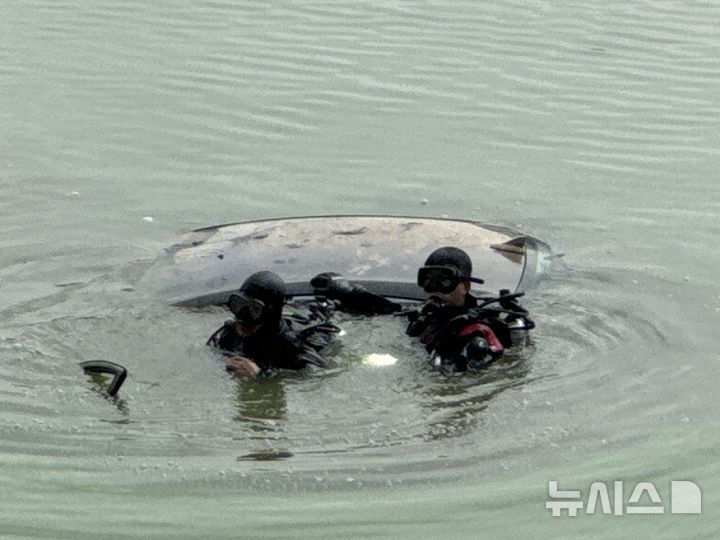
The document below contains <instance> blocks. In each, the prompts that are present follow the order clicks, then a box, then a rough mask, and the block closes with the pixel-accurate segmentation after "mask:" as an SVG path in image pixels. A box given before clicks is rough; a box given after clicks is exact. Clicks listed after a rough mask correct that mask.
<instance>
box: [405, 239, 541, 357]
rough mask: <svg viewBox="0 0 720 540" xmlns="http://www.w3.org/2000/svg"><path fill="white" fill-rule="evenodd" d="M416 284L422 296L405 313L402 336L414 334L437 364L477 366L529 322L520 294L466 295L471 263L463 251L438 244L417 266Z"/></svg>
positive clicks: (528, 326) (530, 325)
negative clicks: (406, 321)
mask: <svg viewBox="0 0 720 540" xmlns="http://www.w3.org/2000/svg"><path fill="white" fill-rule="evenodd" d="M417 283H418V286H420V287H422V289H423V290H424V291H425V293H426V294H427V295H428V300H427V302H426V303H425V304H424V305H423V307H422V308H421V309H420V310H419V311H415V312H411V313H410V314H409V315H408V318H409V320H410V323H409V324H408V327H407V330H406V331H407V334H408V335H410V336H414V337H417V338H418V339H420V342H421V343H422V344H423V345H425V348H426V350H427V351H428V353H430V355H431V361H432V364H433V365H434V366H435V367H438V368H444V367H449V366H452V367H454V369H455V370H456V371H465V370H466V369H467V368H468V367H472V368H476V369H481V368H483V367H485V366H487V365H488V364H490V363H491V362H493V361H494V360H496V359H498V358H499V357H500V356H502V354H503V352H504V351H505V349H506V348H508V347H511V346H512V345H513V336H515V335H517V334H518V333H521V332H525V331H527V330H531V329H532V328H534V327H535V323H534V322H533V321H532V320H531V319H530V318H529V317H528V312H527V310H525V309H524V308H523V307H521V306H520V304H519V303H518V302H517V299H518V298H519V297H521V296H522V295H523V293H516V294H510V291H508V290H502V291H500V296H499V297H477V296H474V295H472V294H471V293H470V289H471V284H472V283H483V280H482V279H478V278H474V277H472V262H471V260H470V257H469V256H468V254H467V253H465V251H463V250H462V249H459V248H456V247H442V248H440V249H436V250H435V251H433V252H432V253H431V254H430V256H429V257H428V258H427V259H426V260H425V264H424V265H423V266H422V267H421V268H420V269H419V270H418V281H417Z"/></svg>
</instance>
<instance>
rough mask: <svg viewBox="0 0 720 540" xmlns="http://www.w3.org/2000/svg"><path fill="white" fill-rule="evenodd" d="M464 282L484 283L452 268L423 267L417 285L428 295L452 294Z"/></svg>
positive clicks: (419, 272)
mask: <svg viewBox="0 0 720 540" xmlns="http://www.w3.org/2000/svg"><path fill="white" fill-rule="evenodd" d="M463 281H472V282H474V283H483V280H482V279H478V278H472V277H467V276H464V275H462V274H461V273H460V271H459V270H458V269H457V268H453V267H452V266H423V267H422V268H420V270H418V277H417V284H418V286H419V287H422V288H423V289H424V290H425V292H426V293H428V294H432V293H443V294H447V293H451V292H452V291H454V290H455V287H457V286H458V285H459V284H460V283H462V282H463Z"/></svg>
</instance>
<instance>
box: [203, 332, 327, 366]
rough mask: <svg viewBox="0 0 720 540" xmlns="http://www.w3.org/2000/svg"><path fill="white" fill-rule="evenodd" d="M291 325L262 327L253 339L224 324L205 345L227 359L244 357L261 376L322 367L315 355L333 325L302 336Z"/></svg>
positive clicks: (303, 333)
mask: <svg viewBox="0 0 720 540" xmlns="http://www.w3.org/2000/svg"><path fill="white" fill-rule="evenodd" d="M290 325H291V323H290V322H289V321H286V320H284V319H283V320H280V321H279V323H278V324H277V325H274V326H270V327H265V326H264V327H261V329H260V331H259V332H258V333H257V334H255V335H252V336H240V335H238V333H237V332H236V331H235V322H234V321H227V322H226V323H225V325H224V326H222V327H221V328H219V329H218V330H217V331H215V333H214V334H213V335H212V336H211V337H210V339H208V345H213V346H216V347H218V348H219V349H222V350H223V351H224V352H225V353H226V354H227V355H228V356H236V355H237V356H245V357H247V358H249V359H251V360H252V361H253V362H255V363H256V364H257V365H258V367H259V368H260V370H261V373H268V372H269V371H271V370H273V369H292V370H299V369H303V368H305V367H307V366H309V365H314V366H319V367H325V365H326V361H325V360H324V359H323V357H322V356H320V355H319V354H318V351H319V350H320V349H321V348H323V347H324V346H325V345H326V344H327V342H328V341H329V334H330V333H333V332H335V331H336V330H335V329H334V328H335V327H332V325H316V326H315V327H312V328H310V329H306V330H305V331H301V332H294V331H292V330H291V329H290Z"/></svg>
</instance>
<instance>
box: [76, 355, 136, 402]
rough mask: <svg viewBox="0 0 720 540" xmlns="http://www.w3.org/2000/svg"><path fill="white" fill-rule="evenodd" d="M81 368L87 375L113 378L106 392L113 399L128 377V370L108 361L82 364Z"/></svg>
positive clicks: (93, 361)
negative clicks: (95, 374) (104, 374)
mask: <svg viewBox="0 0 720 540" xmlns="http://www.w3.org/2000/svg"><path fill="white" fill-rule="evenodd" d="M80 367H82V368H83V370H84V371H85V373H106V374H108V375H112V376H113V380H112V381H111V382H110V385H109V386H108V387H107V389H106V390H105V392H106V393H107V395H108V396H110V397H113V396H115V395H116V394H117V393H118V392H119V391H120V387H121V386H122V385H123V383H124V382H125V378H126V377H127V369H125V368H124V367H122V366H121V365H120V364H116V363H114V362H108V361H107V360H89V361H87V362H80Z"/></svg>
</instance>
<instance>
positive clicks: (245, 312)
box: [227, 292, 268, 324]
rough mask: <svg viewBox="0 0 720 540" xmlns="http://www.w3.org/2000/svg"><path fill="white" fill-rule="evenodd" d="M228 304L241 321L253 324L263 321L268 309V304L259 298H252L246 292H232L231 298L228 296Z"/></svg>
mask: <svg viewBox="0 0 720 540" xmlns="http://www.w3.org/2000/svg"><path fill="white" fill-rule="evenodd" d="M227 306H228V307H229V308H230V311H232V312H233V315H235V317H236V318H237V319H238V320H239V321H242V322H246V323H252V324H259V323H260V322H262V320H263V317H264V316H265V314H266V312H267V311H268V306H266V305H265V302H263V301H262V300H258V299H257V298H252V297H251V296H248V295H246V294H245V293H244V292H240V293H239V294H231V295H230V298H228V301H227Z"/></svg>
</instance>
